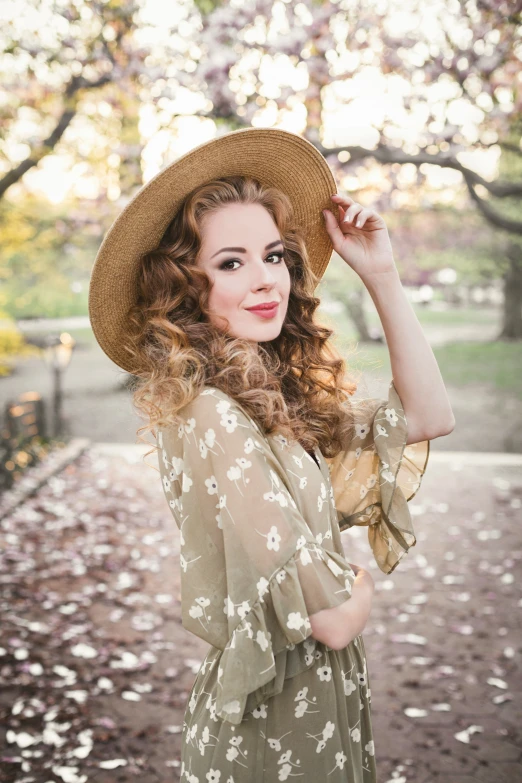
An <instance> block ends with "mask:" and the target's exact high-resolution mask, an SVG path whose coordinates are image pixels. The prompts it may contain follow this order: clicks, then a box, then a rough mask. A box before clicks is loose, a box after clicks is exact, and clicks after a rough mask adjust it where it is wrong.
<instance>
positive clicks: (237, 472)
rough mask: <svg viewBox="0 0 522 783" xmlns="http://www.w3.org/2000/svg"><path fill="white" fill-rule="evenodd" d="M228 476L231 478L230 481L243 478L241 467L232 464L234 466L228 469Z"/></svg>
mask: <svg viewBox="0 0 522 783" xmlns="http://www.w3.org/2000/svg"><path fill="white" fill-rule="evenodd" d="M227 478H228V479H230V481H238V480H239V479H240V478H241V468H240V467H236V466H235V465H232V467H230V468H229V469H228V470H227Z"/></svg>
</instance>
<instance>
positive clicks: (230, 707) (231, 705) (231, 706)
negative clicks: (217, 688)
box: [223, 699, 241, 715]
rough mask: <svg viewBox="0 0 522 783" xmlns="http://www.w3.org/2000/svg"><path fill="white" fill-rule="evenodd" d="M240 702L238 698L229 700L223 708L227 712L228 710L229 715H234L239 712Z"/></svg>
mask: <svg viewBox="0 0 522 783" xmlns="http://www.w3.org/2000/svg"><path fill="white" fill-rule="evenodd" d="M240 706H241V705H240V704H239V702H238V700H237V699H233V700H232V701H227V703H226V704H225V705H224V706H223V710H224V711H225V712H228V714H229V715H232V714H233V713H235V712H239V709H240Z"/></svg>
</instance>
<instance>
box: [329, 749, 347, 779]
mask: <svg viewBox="0 0 522 783" xmlns="http://www.w3.org/2000/svg"><path fill="white" fill-rule="evenodd" d="M347 761H348V756H346V755H345V754H344V753H343V752H342V750H340V751H339V752H338V753H336V754H335V767H334V768H333V769H331V770H330V772H329V773H328V774H329V775H331V774H332V772H333V771H334V770H335V769H344V765H345V764H346V762H347Z"/></svg>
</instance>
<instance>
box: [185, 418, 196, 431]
mask: <svg viewBox="0 0 522 783" xmlns="http://www.w3.org/2000/svg"><path fill="white" fill-rule="evenodd" d="M195 426H196V419H194V418H191V419H187V421H186V422H185V432H186V433H187V435H190V433H191V432H193V431H194V428H195Z"/></svg>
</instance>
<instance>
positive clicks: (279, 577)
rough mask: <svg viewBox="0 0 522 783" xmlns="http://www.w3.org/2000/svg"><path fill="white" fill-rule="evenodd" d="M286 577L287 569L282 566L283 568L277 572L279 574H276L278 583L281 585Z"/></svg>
mask: <svg viewBox="0 0 522 783" xmlns="http://www.w3.org/2000/svg"><path fill="white" fill-rule="evenodd" d="M285 579H286V571H285V569H284V568H282V569H281V570H280V571H278V572H277V574H276V580H277V584H279V585H280V584H281V582H283V581H284V580H285Z"/></svg>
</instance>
